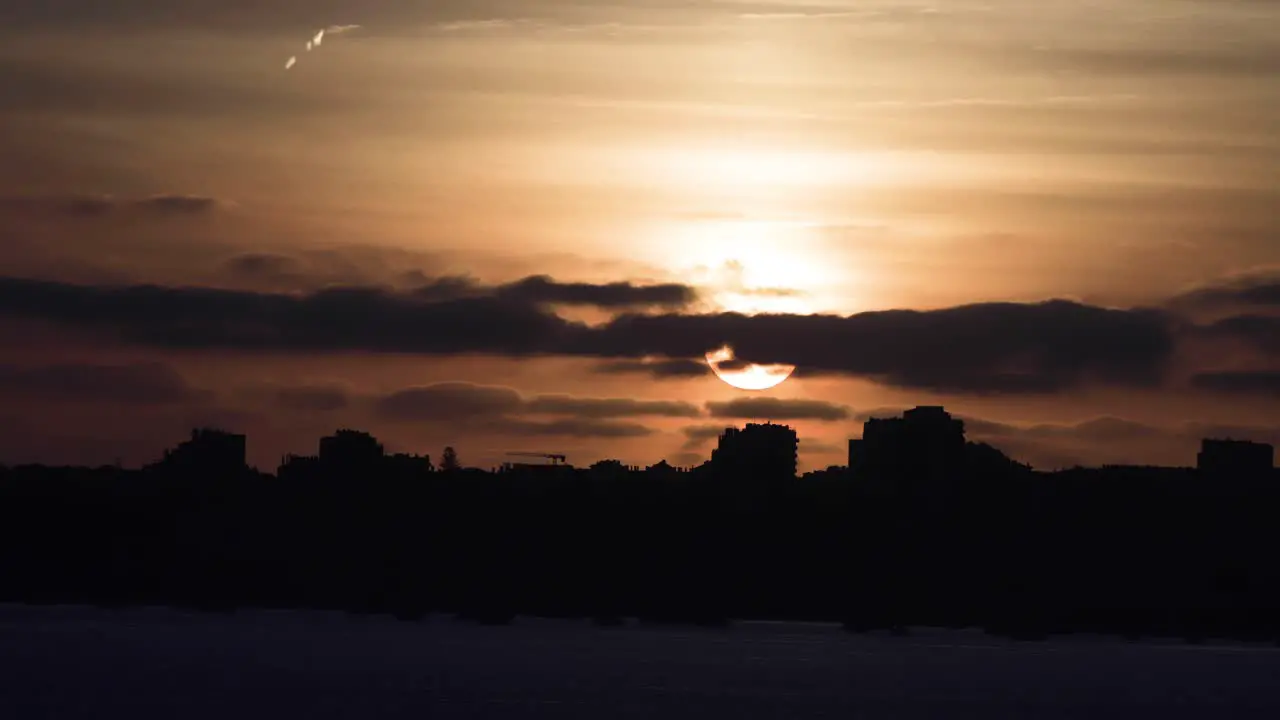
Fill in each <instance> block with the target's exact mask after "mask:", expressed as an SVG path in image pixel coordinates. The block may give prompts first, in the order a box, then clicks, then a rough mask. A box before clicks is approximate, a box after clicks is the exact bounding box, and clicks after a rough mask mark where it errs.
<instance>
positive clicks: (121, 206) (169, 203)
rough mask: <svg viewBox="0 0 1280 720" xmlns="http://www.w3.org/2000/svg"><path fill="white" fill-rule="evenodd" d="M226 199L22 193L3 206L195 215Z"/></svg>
mask: <svg viewBox="0 0 1280 720" xmlns="http://www.w3.org/2000/svg"><path fill="white" fill-rule="evenodd" d="M226 204H227V203H226V201H222V200H219V199H217V198H213V197H208V196H204V195H178V194H169V195H152V196H149V197H143V198H117V197H113V196H110V195H52V196H50V195H38V196H35V195H19V196H10V197H5V198H0V208H4V209H7V210H9V211H11V212H18V213H22V214H36V215H46V216H59V217H67V218H91V217H108V216H125V215H132V216H149V217H192V216H201V215H207V214H209V213H211V212H213V211H214V210H217V209H218V208H220V207H222V206H225V205H226Z"/></svg>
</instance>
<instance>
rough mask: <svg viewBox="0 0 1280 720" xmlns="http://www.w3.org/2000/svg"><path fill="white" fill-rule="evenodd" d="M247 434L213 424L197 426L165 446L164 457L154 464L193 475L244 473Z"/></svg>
mask: <svg viewBox="0 0 1280 720" xmlns="http://www.w3.org/2000/svg"><path fill="white" fill-rule="evenodd" d="M246 444H247V443H246V438H245V436H244V435H237V434H234V433H229V432H224V431H222V430H215V429H211V428H196V429H193V430H192V431H191V438H190V439H189V440H184V441H183V442H181V443H179V444H178V446H177V447H175V448H173V449H171V450H166V451H165V453H164V457H163V458H162V459H161V460H160V461H159V462H158V463H156V464H154V465H152V466H151V468H152V469H155V470H161V471H163V472H174V473H183V474H190V475H202V476H203V475H217V476H234V475H237V474H240V473H243V472H244V471H245V470H246V469H248V466H247V465H246V463H245V447H246Z"/></svg>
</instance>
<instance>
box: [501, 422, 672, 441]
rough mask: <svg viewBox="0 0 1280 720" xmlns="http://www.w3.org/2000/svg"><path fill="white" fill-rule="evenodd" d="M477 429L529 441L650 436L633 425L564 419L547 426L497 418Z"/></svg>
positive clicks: (648, 431)
mask: <svg viewBox="0 0 1280 720" xmlns="http://www.w3.org/2000/svg"><path fill="white" fill-rule="evenodd" d="M479 428H480V429H485V430H490V431H493V432H498V433H502V434H504V435H525V436H530V437H540V436H563V437H574V438H638V437H647V436H649V435H652V434H653V433H654V431H653V430H652V429H651V428H647V427H645V426H643V425H640V424H637V423H630V422H612V421H599V420H592V419H587V418H564V419H560V420H551V421H547V422H541V421H535V420H525V419H521V418H498V419H495V420H492V421H486V422H485V423H483V424H481V425H480V426H479Z"/></svg>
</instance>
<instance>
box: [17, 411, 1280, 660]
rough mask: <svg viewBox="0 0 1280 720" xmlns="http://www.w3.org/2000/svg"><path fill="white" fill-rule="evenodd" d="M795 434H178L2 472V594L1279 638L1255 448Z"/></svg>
mask: <svg viewBox="0 0 1280 720" xmlns="http://www.w3.org/2000/svg"><path fill="white" fill-rule="evenodd" d="M796 446H797V438H796V435H795V433H794V431H792V430H791V429H790V428H787V427H784V426H779V425H769V424H765V425H748V426H747V427H746V428H743V429H730V430H727V431H726V432H725V434H724V435H723V436H722V437H721V439H720V445H719V448H718V449H717V450H716V452H715V454H714V455H713V456H712V459H711V461H710V462H708V463H706V464H704V465H702V466H700V467H698V468H695V469H692V470H681V469H676V468H672V467H670V466H668V465H666V464H665V463H663V464H659V465H657V466H654V467H651V468H649V469H647V470H645V471H639V470H636V469H632V468H627V467H625V466H623V465H621V464H620V463H616V462H605V463H598V464H597V465H594V466H592V468H590V469H588V470H579V469H574V468H572V467H570V466H568V465H566V464H564V463H563V458H561V457H559V456H549V457H550V459H551V460H552V462H551V464H548V465H508V466H505V467H504V468H502V469H500V470H498V471H495V472H482V471H476V470H464V469H460V468H458V467H457V459H456V456H455V455H453V453H452V451H447V452H446V455H445V457H443V458H442V460H441V465H442V466H443V467H444V468H445V469H443V470H436V469H435V468H434V467H433V466H432V464H431V462H430V460H429V459H428V458H425V457H420V456H405V455H386V454H385V453H384V452H383V450H382V447H381V446H380V445H379V444H378V443H377V442H376V441H375V440H374V439H373V438H371V437H369V436H367V435H364V434H362V433H356V432H352V431H342V432H339V433H337V434H336V435H334V436H333V437H331V438H325V439H324V440H323V441H322V442H321V448H320V453H319V455H317V456H315V457H301V458H300V457H290V458H287V459H286V462H285V463H284V464H283V465H282V467H281V468H280V471H279V472H278V474H277V475H276V476H271V475H263V474H260V473H257V472H256V471H253V470H249V469H248V468H246V467H245V465H244V437H243V436H236V435H229V434H225V433H218V432H212V431H200V432H196V433H193V436H192V440H191V441H190V442H188V443H184V444H183V445H182V446H181V447H179V448H177V449H176V450H174V451H172V452H170V453H168V454H166V457H165V459H164V461H162V462H160V463H158V464H156V465H154V466H151V467H148V468H146V469H143V470H136V471H134V470H124V469H120V468H98V469H90V468H48V467H17V468H9V469H0V601H17V602H26V603H96V604H101V605H131V604H139V605H141V604H146V605H157V604H160V605H164V604H167V605H176V606H185V607H197V608H203V609H208V610H232V609H235V608H240V607H264V608H317V609H340V610H349V611H354V612H379V613H392V614H395V615H396V616H398V617H401V618H404V619H415V618H419V617H422V616H423V615H425V614H427V613H431V612H444V613H453V614H458V615H460V616H463V617H466V618H470V619H474V620H477V621H481V622H486V623H505V622H509V621H510V620H511V619H512V618H513V617H514V616H515V615H517V614H530V615H541V616H550V617H592V618H595V619H597V620H598V621H599V622H602V623H610V622H616V621H617V619H618V618H621V617H624V616H634V617H639V618H641V619H642V620H646V621H653V622H681V623H700V624H710V625H715V624H722V623H724V622H726V621H727V620H728V619H729V618H759V619H791V620H829V621H839V622H843V623H845V625H846V627H848V628H849V629H851V630H872V629H882V628H883V629H899V628H904V627H906V626H910V625H934V626H951V627H964V626H980V627H985V628H987V629H988V630H989V631H991V632H994V633H999V634H1004V635H1009V636H1014V637H1021V638H1037V637H1044V636H1045V635H1047V634H1049V633H1061V632H1077V631H1091V632H1112V633H1118V634H1123V635H1128V636H1141V635H1166V636H1175V637H1178V636H1180V637H1185V638H1187V639H1188V640H1191V641H1199V640H1202V639H1205V638H1208V637H1231V638H1237V639H1252V640H1268V641H1274V640H1280V565H1277V564H1276V563H1275V562H1274V552H1275V548H1277V547H1280V524H1277V523H1276V522H1275V516H1276V509H1277V508H1278V507H1280V483H1277V477H1276V471H1275V470H1274V469H1273V468H1272V465H1273V452H1272V449H1271V448H1270V447H1269V446H1265V445H1257V444H1253V443H1234V442H1227V441H1206V442H1205V445H1204V449H1203V450H1202V453H1201V458H1200V467H1198V468H1196V469H1190V468H1187V469H1181V468H1140V467H1110V468H1101V469H1090V470H1086V469H1076V470H1070V471H1062V472H1056V473H1037V472H1033V471H1032V470H1030V469H1029V468H1027V467H1026V466H1023V465H1020V464H1018V463H1016V462H1013V461H1011V460H1009V459H1008V458H1007V457H1005V456H1004V455H1003V454H1002V453H1000V452H999V451H998V450H996V449H994V448H992V447H990V446H986V445H978V444H973V443H967V442H966V441H965V440H964V428H963V423H962V422H960V421H959V420H955V419H953V418H951V416H950V415H948V414H947V413H945V412H944V411H943V410H942V409H941V408H918V409H917V410H914V411H910V412H908V413H906V415H905V416H904V417H902V418H891V419H884V420H872V421H869V422H868V423H867V425H866V429H865V431H864V433H863V438H862V439H860V440H855V441H851V443H850V466H849V467H848V468H837V469H832V470H829V471H826V472H822V473H811V474H809V475H806V476H804V477H802V478H797V477H796V476H795V470H796Z"/></svg>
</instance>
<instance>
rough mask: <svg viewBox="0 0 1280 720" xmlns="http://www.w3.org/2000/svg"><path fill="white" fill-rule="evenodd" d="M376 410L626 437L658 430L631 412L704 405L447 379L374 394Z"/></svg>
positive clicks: (667, 413)
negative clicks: (531, 393) (531, 392)
mask: <svg viewBox="0 0 1280 720" xmlns="http://www.w3.org/2000/svg"><path fill="white" fill-rule="evenodd" d="M373 408H374V413H375V414H376V415H377V416H378V417H380V418H382V419H385V420H394V421H398V422H424V423H453V424H458V425H461V426H465V427H467V428H468V429H470V430H473V431H478V432H496V433H503V434H515V435H565V436H570V437H601V438H623V437H642V436H645V435H650V434H652V433H653V430H651V429H649V428H647V427H644V426H642V425H638V424H635V423H628V422H613V421H614V420H616V419H617V418H627V417H643V416H658V417H697V416H699V415H700V414H701V411H700V410H699V409H698V408H697V407H696V406H694V405H691V404H689V403H685V402H676V401H662V400H630V399H623V398H579V397H572V396H569V395H539V396H535V397H533V398H528V399H526V398H524V397H522V396H521V395H520V393H519V392H517V391H515V390H513V389H511V388H507V387H498V386H491V385H476V384H473V383H466V382H446V383H437V384H434V385H427V386H423V387H414V388H406V389H404V390H399V391H397V392H393V393H390V394H388V395H384V396H382V397H379V398H375V399H374V402H373ZM526 415H561V416H564V417H561V418H557V419H554V420H547V421H543V420H530V419H528V418H526V417H524V416H526Z"/></svg>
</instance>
